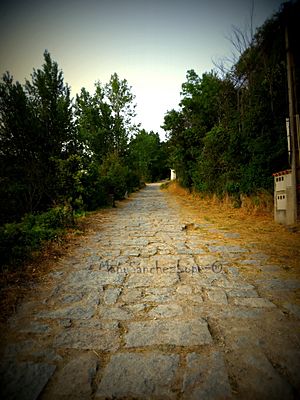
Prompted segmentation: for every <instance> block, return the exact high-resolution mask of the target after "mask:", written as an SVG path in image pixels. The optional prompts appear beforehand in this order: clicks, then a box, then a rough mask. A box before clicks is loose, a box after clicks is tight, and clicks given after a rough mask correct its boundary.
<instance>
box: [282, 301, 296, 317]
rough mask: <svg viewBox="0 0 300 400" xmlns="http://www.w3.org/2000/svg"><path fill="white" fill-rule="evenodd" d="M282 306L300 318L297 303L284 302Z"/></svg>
mask: <svg viewBox="0 0 300 400" xmlns="http://www.w3.org/2000/svg"><path fill="white" fill-rule="evenodd" d="M283 307H284V308H285V309H286V310H288V311H289V312H290V313H291V314H293V315H295V316H296V317H297V318H300V306H299V305H298V304H291V303H285V304H283Z"/></svg>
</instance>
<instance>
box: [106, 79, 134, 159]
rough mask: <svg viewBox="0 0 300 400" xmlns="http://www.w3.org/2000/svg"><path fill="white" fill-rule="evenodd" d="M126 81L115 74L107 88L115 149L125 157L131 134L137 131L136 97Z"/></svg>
mask: <svg viewBox="0 0 300 400" xmlns="http://www.w3.org/2000/svg"><path fill="white" fill-rule="evenodd" d="M131 89H132V88H131V87H130V86H129V85H128V82H127V80H126V79H123V80H120V78H119V76H118V75H117V74H116V73H114V74H113V75H112V76H111V78H110V81H109V83H108V84H106V86H105V95H106V97H107V99H108V101H109V104H110V107H111V110H112V115H113V121H114V122H113V132H114V148H115V150H116V151H117V152H118V153H120V154H121V155H124V154H125V153H126V150H127V144H128V137H129V134H130V133H132V132H134V131H135V130H136V128H137V127H136V125H134V124H133V122H132V120H133V118H134V117H135V116H136V112H135V108H136V104H135V103H134V99H135V96H134V95H133V94H132V92H131Z"/></svg>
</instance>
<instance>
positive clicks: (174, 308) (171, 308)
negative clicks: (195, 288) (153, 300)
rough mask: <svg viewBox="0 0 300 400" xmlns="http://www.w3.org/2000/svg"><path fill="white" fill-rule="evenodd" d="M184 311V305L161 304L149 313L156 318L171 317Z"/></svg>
mask: <svg viewBox="0 0 300 400" xmlns="http://www.w3.org/2000/svg"><path fill="white" fill-rule="evenodd" d="M182 313H183V311H182V307H181V306H180V305H178V304H160V305H159V306H157V307H154V308H153V309H152V310H151V311H150V312H149V315H150V316H151V317H155V318H171V317H176V316H178V315H181V314H182Z"/></svg>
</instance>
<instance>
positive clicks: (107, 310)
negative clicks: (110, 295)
mask: <svg viewBox="0 0 300 400" xmlns="http://www.w3.org/2000/svg"><path fill="white" fill-rule="evenodd" d="M99 316H100V319H101V320H103V319H115V320H120V321H122V320H127V319H130V318H131V317H132V315H131V313H130V312H129V311H127V310H125V309H124V308H121V307H103V308H101V309H100V313H99Z"/></svg>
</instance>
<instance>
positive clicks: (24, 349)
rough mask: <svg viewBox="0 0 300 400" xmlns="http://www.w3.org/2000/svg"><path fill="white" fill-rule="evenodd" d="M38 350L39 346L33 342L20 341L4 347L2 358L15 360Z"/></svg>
mask: <svg viewBox="0 0 300 400" xmlns="http://www.w3.org/2000/svg"><path fill="white" fill-rule="evenodd" d="M37 350H40V345H39V343H38V342H36V341H34V340H31V339H30V340H22V341H20V342H15V343H9V344H7V345H6V346H5V349H4V353H3V356H4V358H14V359H16V358H17V357H18V356H19V355H21V356H23V355H25V354H30V353H32V352H34V351H37Z"/></svg>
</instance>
